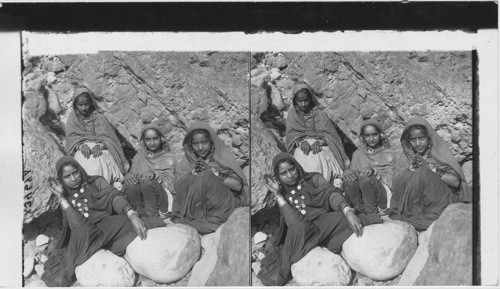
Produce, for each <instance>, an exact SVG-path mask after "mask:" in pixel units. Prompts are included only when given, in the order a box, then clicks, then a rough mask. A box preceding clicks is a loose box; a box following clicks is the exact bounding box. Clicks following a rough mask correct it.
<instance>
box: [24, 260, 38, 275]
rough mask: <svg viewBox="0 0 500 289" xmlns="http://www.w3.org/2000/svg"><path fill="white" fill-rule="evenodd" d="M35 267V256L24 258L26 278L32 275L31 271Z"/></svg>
mask: <svg viewBox="0 0 500 289" xmlns="http://www.w3.org/2000/svg"><path fill="white" fill-rule="evenodd" d="M33 268H35V259H34V258H33V257H26V258H24V269H23V276H24V277H25V278H26V277H28V276H29V275H31V272H33Z"/></svg>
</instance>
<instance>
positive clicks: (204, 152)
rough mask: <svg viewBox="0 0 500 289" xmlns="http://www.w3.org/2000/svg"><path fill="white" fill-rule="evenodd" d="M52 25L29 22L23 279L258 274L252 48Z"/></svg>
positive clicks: (149, 280)
mask: <svg viewBox="0 0 500 289" xmlns="http://www.w3.org/2000/svg"><path fill="white" fill-rule="evenodd" d="M111 34H112V33H111ZM111 34H96V35H92V34H90V35H87V36H86V42H85V45H86V47H87V48H88V47H92V43H93V42H92V41H96V43H100V44H102V42H103V41H106V40H107V41H109V39H107V37H109V36H110V35H111ZM44 37H46V39H47V42H50V41H51V38H50V34H38V33H23V34H22V39H23V51H22V52H23V54H22V63H23V69H22V85H23V86H22V91H23V96H22V132H23V181H24V183H25V191H24V218H23V233H22V234H23V237H22V241H23V256H22V258H23V268H22V270H20V273H21V271H22V274H23V285H24V286H29V287H32V286H37V287H38V286H46V285H47V286H63V287H70V286H82V287H95V286H106V287H114V286H120V287H132V286H147V287H155V286H176V287H182V286H189V287H197V286H249V283H250V281H249V276H250V266H249V260H250V257H249V251H250V247H249V232H250V228H249V227H250V218H249V217H250V211H249V186H248V184H249V179H248V178H249V171H250V167H249V166H250V154H249V147H250V136H249V135H250V133H249V130H250V121H249V89H248V87H249V86H248V81H249V77H248V75H249V73H248V71H249V59H250V57H249V53H248V52H222V51H201V50H200V51H189V49H186V50H182V49H178V50H176V51H173V50H172V51H167V50H165V51H158V50H155V51H144V49H142V48H141V49H135V50H141V51H130V50H119V49H118V50H117V49H115V47H114V46H113V48H110V49H99V51H91V52H89V51H88V50H86V49H82V52H81V53H78V52H75V51H76V50H75V46H78V45H79V44H78V43H82V42H79V41H80V40H81V39H80V38H79V34H67V35H65V36H64V37H59V38H58V39H63V41H62V42H61V43H50V45H48V44H47V47H49V46H50V47H58V48H57V49H58V50H57V51H54V50H50V49H47V50H44V49H42V48H40V47H36V46H35V45H37V43H43V39H44ZM79 39H80V40H79ZM126 40H127V41H132V42H133V41H136V42H138V43H139V44H141V45H143V42H144V39H142V38H141V37H137V38H133V37H132V38H129V39H126ZM163 40H165V39H163ZM167 40H168V39H167ZM159 41H161V39H159ZM127 44H128V47H130V43H127ZM60 45H62V46H68V47H70V48H68V49H67V52H65V50H64V49H61V47H60ZM140 47H143V46H140Z"/></svg>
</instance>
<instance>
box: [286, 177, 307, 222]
mask: <svg viewBox="0 0 500 289" xmlns="http://www.w3.org/2000/svg"><path fill="white" fill-rule="evenodd" d="M301 189H302V184H301V183H299V185H297V191H295V190H291V191H290V194H291V196H290V197H289V198H288V202H289V203H290V205H292V207H295V208H296V209H297V210H298V211H299V212H300V213H301V214H302V215H305V214H306V203H305V202H304V200H305V197H304V195H303V194H302V193H301V192H300V190H301Z"/></svg>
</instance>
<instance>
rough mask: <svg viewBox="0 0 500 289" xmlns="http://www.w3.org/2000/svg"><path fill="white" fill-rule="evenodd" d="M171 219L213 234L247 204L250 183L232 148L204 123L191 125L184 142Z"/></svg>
mask: <svg viewBox="0 0 500 289" xmlns="http://www.w3.org/2000/svg"><path fill="white" fill-rule="evenodd" d="M183 147H184V154H185V158H184V159H182V161H181V163H180V165H179V168H178V170H177V172H178V173H177V181H176V182H175V192H176V197H175V199H174V206H173V208H172V217H171V220H172V221H173V222H174V223H184V224H187V225H189V226H191V227H193V228H195V229H196V230H198V232H199V233H200V234H208V233H212V232H214V231H216V230H217V228H219V226H220V225H222V224H223V223H224V222H226V220H227V219H228V218H229V216H230V215H231V213H232V212H233V211H234V209H236V208H237V207H241V206H247V205H248V183H247V180H246V177H245V174H244V173H243V170H242V169H241V168H240V166H239V165H238V163H237V162H236V160H235V159H234V157H233V153H232V152H231V150H230V149H229V148H228V147H226V146H225V145H224V143H223V142H222V140H221V139H220V138H219V137H218V136H217V134H216V133H215V132H214V131H213V130H212V128H210V126H209V125H208V124H207V123H205V122H197V123H194V124H193V125H191V126H190V127H189V129H188V131H187V134H186V137H185V138H184V141H183Z"/></svg>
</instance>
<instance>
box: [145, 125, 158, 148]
mask: <svg viewBox="0 0 500 289" xmlns="http://www.w3.org/2000/svg"><path fill="white" fill-rule="evenodd" d="M142 141H143V142H144V145H146V148H147V149H148V151H151V152H154V153H155V152H158V151H159V150H161V136H160V134H159V133H158V132H157V131H156V130H155V129H152V128H150V129H148V130H146V131H145V132H144V134H143V136H142Z"/></svg>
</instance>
